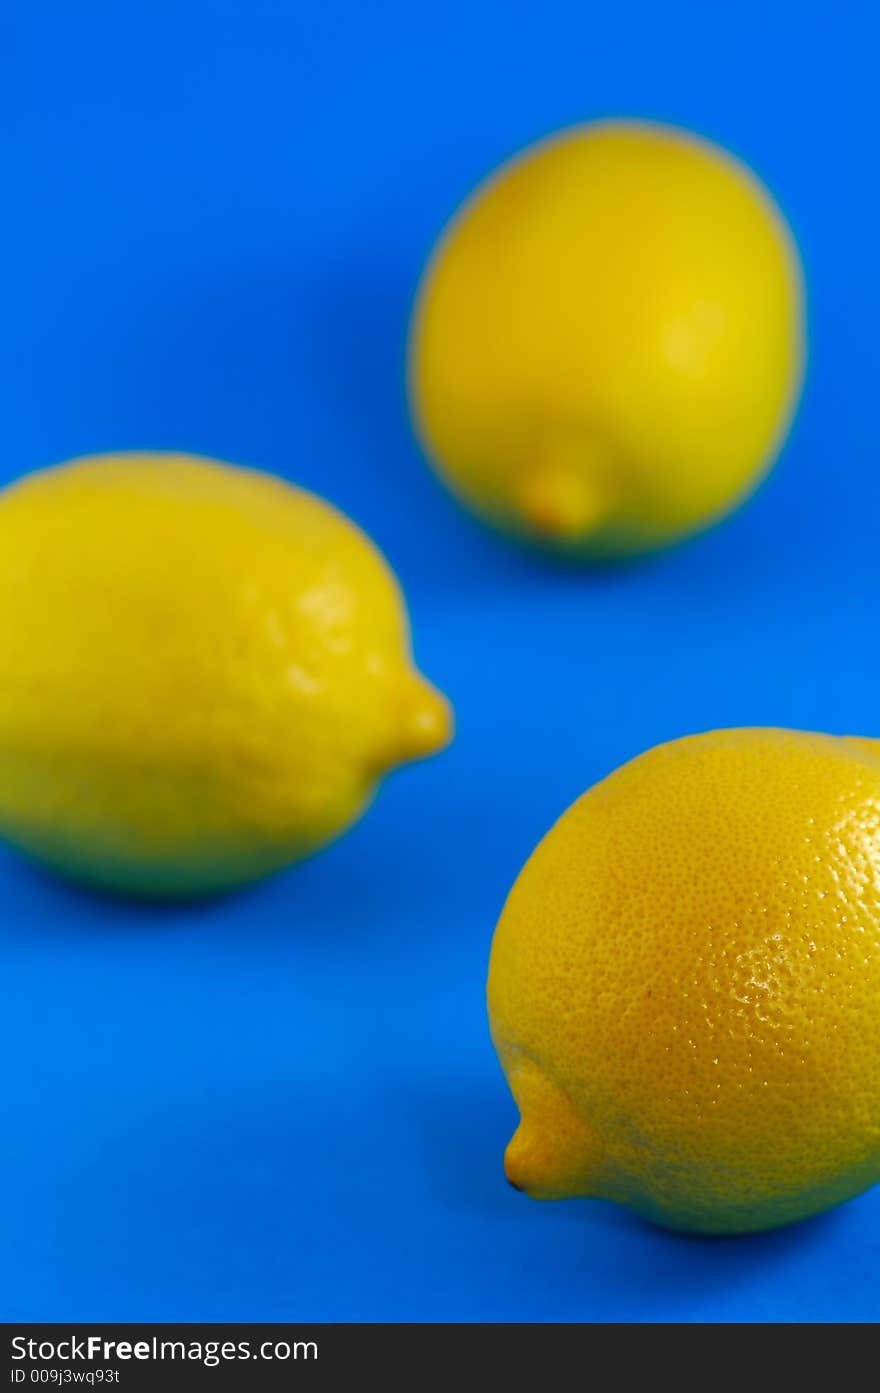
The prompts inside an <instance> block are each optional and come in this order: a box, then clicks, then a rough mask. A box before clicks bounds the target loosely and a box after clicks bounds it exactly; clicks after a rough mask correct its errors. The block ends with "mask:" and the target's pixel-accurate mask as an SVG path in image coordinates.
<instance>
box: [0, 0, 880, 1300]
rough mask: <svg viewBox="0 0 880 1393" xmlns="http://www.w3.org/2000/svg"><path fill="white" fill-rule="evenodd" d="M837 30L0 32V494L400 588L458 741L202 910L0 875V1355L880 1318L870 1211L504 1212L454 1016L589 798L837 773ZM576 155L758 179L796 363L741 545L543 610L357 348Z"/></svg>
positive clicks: (849, 197) (69, 28)
mask: <svg viewBox="0 0 880 1393" xmlns="http://www.w3.org/2000/svg"><path fill="white" fill-rule="evenodd" d="M872 8H873V7H872V6H871V5H869V3H868V0H864V3H863V4H853V3H849V4H847V3H839V4H837V5H836V6H835V7H834V9H833V11H827V12H822V7H819V6H816V7H810V6H803V5H799V4H798V5H795V4H791V5H787V4H784V3H777V4H771V5H768V4H767V3H766V0H760V3H757V0H740V2H739V3H737V4H733V3H721V4H718V5H707V4H705V0H699V2H698V3H697V2H695V3H683V0H666V3H664V4H663V5H657V4H654V3H647V0H623V3H621V4H619V5H607V4H602V5H599V4H592V3H584V2H583V0H540V3H539V2H538V0H528V3H525V2H524V0H476V3H474V0H443V3H442V4H441V5H437V6H433V5H422V4H414V3H413V2H412V0H385V3H381V2H380V0H375V3H371V4H362V3H359V2H358V0H276V3H270V0H235V3H232V0H225V3H219V2H218V0H210V2H209V0H199V2H197V0H126V3H125V4H124V5H121V4H115V3H111V0H106V3H104V4H98V3H94V0H80V2H79V3H78V4H77V5H75V6H74V5H69V4H66V3H61V2H60V0H54V3H51V2H46V3H39V0H36V2H33V0H12V3H11V4H10V3H8V4H7V5H6V6H5V7H4V11H3V16H2V19H0V152H2V173H3V191H4V204H5V206H4V214H3V219H2V230H0V240H2V251H3V257H2V266H3V294H2V304H3V315H2V329H0V355H2V356H0V392H2V422H3V437H4V441H3V444H4V448H3V452H2V465H0V471H2V474H3V475H4V476H8V477H12V476H14V475H16V474H18V473H20V472H23V471H25V470H28V469H32V468H35V467H38V466H41V465H44V464H47V463H49V462H54V461H56V460H59V459H63V458H65V457H68V456H71V455H76V454H80V453H84V452H88V451H92V450H103V449H111V448H126V447H149V446H156V447H162V446H164V447H174V448H183V449H190V450H196V451H202V452H205V453H207V454H212V455H217V456H220V457H224V458H228V459H234V460H239V461H242V462H250V463H255V464H260V465H263V466H266V467H268V468H271V469H275V470H278V471H280V472H283V473H285V474H288V475H290V476H291V477H292V478H295V479H297V480H298V481H300V482H302V483H304V484H306V485H308V486H310V487H313V488H315V489H317V490H319V491H321V492H323V493H326V494H327V495H328V496H329V497H331V498H333V499H334V500H335V501H336V502H337V503H339V504H341V505H342V506H343V507H344V508H346V509H348V510H349V511H350V512H351V513H352V514H353V515H354V516H355V517H356V518H358V519H359V521H360V522H361V523H363V524H364V525H365V526H366V527H367V528H368V529H369V530H370V531H371V532H372V533H373V535H374V536H375V537H376V538H377V540H378V541H379V542H380V543H381V544H382V545H383V547H384V548H385V550H386V551H387V554H388V556H389V557H390V559H391V560H392V562H393V563H394V565H395V566H396V567H397V568H398V570H399V573H400V575H401V577H402V579H403V581H404V584H405V585H406V588H407V591H408V594H409V597H410V601H411V607H412V612H413V622H414V627H415V634H416V646H417V654H418V657H419V659H420V661H421V663H422V665H423V667H424V668H425V670H426V672H427V673H429V674H430V676H431V677H433V678H434V680H435V681H437V682H438V683H439V684H440V685H442V686H443V687H444V688H445V689H446V690H447V691H448V692H449V693H450V695H451V696H452V698H453V700H454V701H455V704H456V706H457V710H458V721H459V735H458V739H457V743H456V744H455V746H454V748H453V749H452V750H451V751H450V752H449V753H448V754H447V755H445V756H444V757H442V758H440V759H438V760H436V761H435V762H434V763H431V764H428V765H422V766H418V767H414V768H412V769H410V770H408V771H406V772H405V773H402V774H400V775H399V776H397V777H395V778H394V779H392V780H391V781H390V782H389V784H388V785H387V787H386V789H385V790H384V792H383V794H382V796H381V797H380V799H379V802H378V804H377V805H376V807H375V808H374V809H373V811H372V812H371V813H370V814H369V816H368V817H367V818H366V819H365V820H364V821H363V822H362V823H361V824H360V826H359V827H358V828H357V829H356V830H355V831H354V832H352V833H351V834H350V835H349V836H348V837H346V838H345V839H344V840H343V841H341V842H340V843H338V844H337V845H336V846H335V847H333V848H332V849H331V850H329V851H328V852H326V853H325V854H323V855H321V856H319V857H317V858H315V859H314V860H313V861H311V862H309V863H308V864H306V865H304V866H302V867H300V868H299V869H297V870H295V871H293V872H292V873H290V874H288V875H286V876H284V877H281V878H279V879H278V880H276V881H273V882H272V883H270V884H267V885H265V886H263V887H261V888H259V889H257V890H256V891H255V892H253V893H250V894H247V895H242V896H239V897H237V898H234V899H229V900H226V901H224V902H222V903H218V904H212V905H211V906H209V907H204V908H198V909H190V910H186V911H184V910H172V911H168V912H164V913H163V912H159V911H156V910H148V909H138V908H126V907H124V906H122V905H118V904H113V903H109V902H99V901H96V900H93V899H90V898H89V897H88V896H86V895H79V894H76V893H72V892H70V891H68V890H65V889H63V888H61V887H60V886H58V885H56V884H54V883H53V882H52V881H50V880H49V879H47V878H42V877H41V876H39V875H38V874H36V873H34V872H33V871H31V870H29V869H26V868H25V867H23V866H22V865H20V864H19V863H18V862H17V861H15V860H14V858H12V857H11V856H8V857H6V856H0V951H2V959H0V961H2V963H3V970H2V975H0V981H2V987H0V1051H2V1057H3V1059H4V1061H5V1064H4V1071H3V1074H4V1085H3V1091H4V1109H3V1114H4V1123H3V1127H2V1132H0V1177H2V1186H0V1233H2V1235H3V1250H4V1258H3V1262H2V1272H0V1316H2V1317H5V1318H6V1319H13V1318H31V1319H51V1318H57V1319H65V1318H77V1319H85V1318H93V1319H94V1318H105V1319H134V1320H137V1319H150V1318H154V1319H188V1318H193V1319H195V1318H200V1319H209V1320H210V1319H218V1320H222V1319H257V1318H262V1319H283V1318H290V1319H296V1318H325V1319H374V1318H403V1319H412V1318H427V1319H435V1318H436V1319H444V1318H465V1319H480V1318H489V1319H542V1320H543V1319H565V1320H569V1319H597V1318H598V1319H635V1320H643V1319H644V1320H657V1319H660V1320H705V1319H720V1320H742V1319H773V1318H776V1319H783V1320H803V1319H809V1320H820V1319H833V1318H836V1319H841V1318H847V1319H855V1320H859V1319H868V1318H877V1317H878V1316H880V1298H878V1295H877V1284H876V1273H877V1264H878V1257H880V1192H878V1193H874V1194H871V1195H868V1196H865V1197H864V1198H862V1199H860V1200H858V1201H856V1202H854V1203H852V1204H851V1205H849V1206H847V1207H846V1208H844V1209H843V1210H840V1211H838V1212H837V1213H835V1214H833V1215H831V1216H829V1217H827V1218H825V1219H821V1220H818V1221H814V1222H812V1223H810V1224H807V1225H803V1226H801V1227H799V1228H795V1229H792V1230H790V1231H786V1232H782V1233H778V1234H775V1235H769V1236H765V1237H760V1238H754V1239H740V1240H734V1241H698V1240H693V1239H690V1240H687V1239H681V1238H676V1237H673V1236H670V1235H667V1234H664V1233H661V1232H658V1231H653V1230H651V1229H649V1228H647V1227H646V1226H644V1225H642V1224H641V1223H639V1222H638V1221H636V1220H634V1219H632V1218H630V1217H629V1216H627V1215H626V1214H625V1213H623V1212H621V1211H617V1210H614V1209H612V1208H610V1207H607V1206H602V1205H598V1204H593V1205H590V1204H587V1203H573V1202H572V1203H567V1204H560V1205H538V1204H534V1203H531V1202H529V1201H528V1200H526V1199H524V1198H523V1197H521V1196H518V1195H516V1194H514V1193H513V1192H512V1191H511V1190H510V1189H509V1188H508V1187H507V1186H506V1184H505V1183H504V1179H503V1175H502V1169H501V1157H502V1151H503V1147H504V1144H505V1141H506V1139H507V1136H508V1134H509V1133H510V1131H511V1128H512V1126H513V1123H514V1109H513V1106H512V1104H511V1102H510V1101H509V1098H508V1095H507V1092H506V1088H505V1085H504V1082H503V1079H502V1077H501V1074H500V1071H499V1069H498V1067H497V1064H496V1062H495V1059H494V1055H493V1053H492V1049H491V1046H490V1044H489V1041H488V1037H487V1030H486V1023H485V1014H484V1005H483V982H484V977H485V967H486V960H487V954H488V948H489V942H490V937H491V933H492V928H493V924H494V921H495V918H496V916H497V913H498V910H499V908H500V905H501V903H502V901H503V898H504V895H505V893H506V891H507V889H508V887H509V885H510V883H511V882H512V880H513V877H514V875H515V874H516V872H517V870H518V869H519V867H520V865H521V863H522V862H523V860H524V859H525V857H526V856H527V854H528V853H529V851H530V850H531V848H532V846H533V845H534V843H535V842H536V840H537V839H538V837H539V836H540V835H541V834H542V833H543V832H544V830H545V829H546V828H547V826H548V825H549V824H550V823H551V821H552V820H553V819H554V818H555V817H556V815H557V814H558V813H559V812H560V811H561V810H562V809H563V808H564V807H565V806H566V805H567V804H568V803H569V802H570V801H571V799H572V798H574V797H575V796H576V795H577V794H578V793H580V792H581V790H582V789H583V788H585V787H586V786H587V785H588V784H590V783H591V782H593V781H594V780H595V779H596V778H598V777H600V776H601V775H603V774H605V773H606V772H608V771H609V770H610V769H611V768H613V767H614V766H615V765H617V764H618V763H620V762H621V761H622V760H624V759H626V758H628V757H630V756H632V755H634V754H635V753H637V752H638V751H640V750H642V749H644V748H645V747H647V746H650V745H653V744H654V743H656V742H657V741H659V740H664V739H669V738H670V737H673V736H677V735H680V734H683V733H686V732H690V731H696V730H702V729H706V728H710V727H713V726H725V725H742V724H752V723H756V724H772V723H778V724H784V725H792V726H801V727H813V728H820V729H827V730H832V731H859V732H864V733H880V697H878V683H880V645H878V625H877V591H878V579H880V561H878V547H877V539H878V518H880V469H878V458H880V426H878V421H880V416H878V411H877V407H876V392H877V324H878V322H880V273H878V268H877V237H876V223H877V215H878V211H880V206H878V195H877V183H876V152H877V148H878V137H880V121H878V108H877V103H876V70H875V69H876V58H875V55H876V50H877V38H878V34H877V30H876V20H875V19H874V18H873V17H872V15H871V10H872ZM607 114H636V115H643V116H649V117H656V118H661V119H668V120H672V121H676V122H679V123H682V124H684V125H687V126H692V127H695V128H697V129H700V130H702V131H704V132H705V133H707V134H708V135H710V136H712V137H714V138H716V139H718V140H720V141H722V142H723V143H725V144H728V145H729V146H731V147H733V148H734V149H736V150H737V151H738V152H739V153H741V154H742V155H743V156H744V157H745V158H746V159H748V160H749V161H750V162H751V163H752V164H753V165H754V166H755V167H756V168H757V170H758V171H759V172H760V173H761V174H762V176H763V177H764V178H765V179H766V180H767V181H768V182H769V184H770V185H771V186H772V187H773V189H774V190H775V192H776V194H777V196H778V197H779V199H780V201H781V203H782V204H783V206H784V208H785V209H786V210H787V212H788V214H789V216H790V219H791V221H792V223H793V226H794V228H795V230H796V233H797V235H798V237H799V239H800V241H801V245H802V248H803V253H804V256H805V260H806V264H807V268H808V275H809V283H810V300H811V320H812V358H811V366H810V377H809V383H808V390H807V396H806V399H805V403H804V407H803V410H802V412H801V415H800V418H799V421H798V424H797V428H796V431H795V434H794V436H793V438H792V441H791V443H790V446H789V448H788V450H787V452H786V455H785V457H784V459H783V461H782V463H781V465H780V467H779V468H778V470H777V471H776V472H775V474H774V475H773V476H772V478H771V479H770V481H769V482H768V483H767V485H766V486H765V487H764V488H763V489H762V491H761V493H760V494H759V496H758V497H757V498H756V499H755V500H754V501H753V502H752V503H751V505H750V506H748V507H747V508H746V509H744V510H743V511H742V512H741V513H740V514H739V515H738V516H737V517H736V518H735V519H734V520H732V521H731V522H729V523H728V524H726V525H724V526H723V527H721V528H719V529H717V530H716V531H715V532H713V533H712V534H711V535H707V536H705V537H703V538H701V539H699V540H698V541H696V542H694V543H692V544H690V545H688V546H686V547H684V548H681V549H679V550H677V551H675V552H672V553H669V554H667V555H665V556H663V557H660V558H658V559H656V560H654V561H651V562H650V563H647V564H642V565H638V566H632V567H629V568H626V569H621V570H619V571H606V572H603V573H601V574H579V575H573V574H570V573H560V572H558V571H555V570H554V569H552V567H548V566H547V565H545V564H542V563H540V562H538V561H535V560H532V559H530V558H528V557H527V556H524V555H520V554H518V553H517V552H515V551H513V550H510V549H508V548H507V547H506V546H505V544H503V543H502V542H500V541H497V540H495V539H493V538H492V537H491V536H490V535H489V534H487V533H485V532H483V531H482V530H480V529H479V528H478V527H477V526H476V525H475V524H473V523H472V522H471V521H470V520H469V519H468V518H467V517H465V516H464V514H462V513H460V512H459V511H458V510H457V509H456V508H455V506H454V505H453V504H452V503H451V502H450V501H449V500H448V499H447V498H446V496H445V495H444V494H443V493H442V491H441V490H440V489H439V487H438V486H437V485H436V484H435V483H434V482H433V480H432V478H431V477H430V475H429V474H428V472H427V470H426V469H425V468H424V467H423V464H422V462H421V460H420V458H419V455H418V452H417V450H416V448H415V446H414V444H413V442H412V440H411V438H410V435H409V433H408V428H407V423H406V414H405V409H404V403H403V400H402V392H401V354H402V343H403V337H404V330H405V324H406V317H407V308H408V303H409V301H410V297H411V294H412V291H413V288H414V285H415V283H416V280H417V277H418V273H419V268H420V265H421V263H422V261H423V259H424V257H425V255H426V253H427V251H428V248H429V246H430V244H431V241H432V239H433V237H434V236H435V234H436V233H437V231H438V230H439V228H440V227H441V225H442V223H443V222H444V220H445V218H446V217H447V215H448V214H449V213H450V212H451V211H452V209H453V208H454V207H455V205H456V204H457V202H458V201H459V199H460V198H461V197H462V195H464V194H465V193H466V192H467V191H468V190H469V189H470V188H471V186H472V185H473V184H474V183H475V182H476V181H477V180H478V179H479V177H480V176H481V175H482V174H483V173H484V172H486V171H487V170H489V169H490V168H491V167H492V166H493V165H495V164H496V163H497V162H498V161H499V160H500V159H501V158H502V157H504V156H506V155H507V154H509V153H510V152H512V151H513V150H515V149H516V148H517V147H518V146H520V145H522V144H523V143H525V142H527V141H529V140H531V139H532V138H534V137H537V136H539V135H541V134H543V133H544V132H546V131H548V130H550V129H552V128H554V127H557V126H560V125H563V124H566V123H569V122H571V121H574V120H578V119H581V118H586V117H590V116H594V115H607ZM0 642H2V636H0Z"/></svg>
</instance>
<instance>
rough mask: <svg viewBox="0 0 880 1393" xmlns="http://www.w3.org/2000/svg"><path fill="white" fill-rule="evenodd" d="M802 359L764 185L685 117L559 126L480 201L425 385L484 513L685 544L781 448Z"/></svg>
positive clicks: (414, 375) (423, 419) (438, 299)
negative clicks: (680, 126) (668, 124)
mask: <svg viewBox="0 0 880 1393" xmlns="http://www.w3.org/2000/svg"><path fill="white" fill-rule="evenodd" d="M803 359H804V330H803V306H802V286H801V273H800V268H799V262H798V256H797V251H796V248H795V246H794V243H793V241H792V238H791V236H790V234H789V232H788V230H787V228H786V226H785V223H784V222H783V220H782V218H781V216H780V214H779V212H778V210H777V209H776V208H775V206H774V205H773V203H772V201H771V199H770V197H769V195H768V194H767V192H766V190H765V189H764V188H762V186H761V185H760V184H759V183H758V181H757V180H756V179H755V178H754V176H753V175H752V174H751V173H749V171H748V170H746V169H745V168H744V167H743V166H742V165H740V164H738V163H737V162H736V161H735V160H734V159H732V158H731V156H729V155H728V154H726V153H725V152H723V151H722V150H719V149H717V148H716V147H714V146H712V145H710V144H708V143H707V142H705V141H703V140H700V139H698V138H696V137H695V136H692V135H689V134H687V133H685V132H683V131H678V130H674V129H668V128H664V127H662V126H653V125H648V124H639V123H635V122H609V123H603V124H597V125H593V126H585V127H581V128H575V129H572V130H569V131H565V132H563V133H562V134H560V135H558V136H556V137H555V138H553V139H551V140H547V141H545V142H543V143H541V144H539V145H536V146H534V147H532V148H531V149H529V150H527V151H525V153H524V154H522V155H520V156H519V157H518V158H517V159H515V160H513V161H512V162H511V163H510V164H507V165H505V166H504V167H503V168H502V169H501V170H500V171H499V172H498V173H496V174H495V175H494V176H493V177H492V178H491V179H489V180H488V181H487V182H486V183H485V184H484V185H483V186H482V187H481V188H480V189H478V190H477V192H476V193H475V194H474V196H473V197H472V198H471V199H470V200H469V202H468V203H467V204H466V205H465V207H464V208H463V210H462V211H461V212H460V213H459V214H458V216H457V217H456V218H455V219H454V221H453V223H452V225H451V227H450V228H449V229H448V231H447V232H446V234H445V235H444V237H443V238H442V240H441V242H440V244H439V247H438V248H437V250H436V252H435V253H434V256H433V258H432V260H431V262H430V264H429V266H428V269H427V271H426V273H425V276H424V280H423V284H422V286H421V290H420V293H419V296H418V301H417V306H416V310H415V313H414V317H413V325H412V331H411V343H410V364H409V378H410V395H411V402H412V410H413V414H414V418H415V422H416V426H417V429H418V431H419V432H420V434H421V437H422V439H423V442H424V444H425V447H426V449H427V451H428V453H429V455H430V456H431V458H432V459H433V461H434V463H435V465H436V467H437V469H438V470H439V472H440V473H441V475H442V476H443V477H444V478H445V479H446V481H447V482H448V483H449V485H450V487H451V488H452V489H453V490H454V491H455V492H456V493H457V494H458V495H459V497H460V498H461V499H462V500H463V501H464V502H465V503H467V504H469V505H470V506H471V507H473V508H474V509H475V510H476V512H478V513H479V514H481V515H482V516H483V517H485V518H486V519H487V520H489V521H490V522H492V523H494V524H496V525H497V526H498V527H500V528H502V529H504V530H506V531H508V532H510V533H513V534H514V535H517V536H520V537H524V538H529V539H531V540H533V541H536V542H539V543H542V544H545V545H546V546H548V547H552V548H555V549H557V550H559V551H561V552H564V553H567V554H569V555H571V556H583V557H612V556H617V555H625V554H627V553H635V552H641V551H645V550H649V549H651V548H655V547H659V546H662V545H664V544H666V543H669V542H674V541H676V540H678V539H679V538H682V537H685V536H687V535H688V534H689V533H692V532H694V531H696V530H697V529H699V528H702V527H705V526H707V525H708V524H709V523H711V522H713V521H714V520H715V519H716V518H719V517H720V516H722V515H723V514H724V513H727V512H729V511H730V510H731V509H732V508H734V507H735V506H736V504H737V503H738V502H739V501H740V500H741V499H742V498H743V496H744V495H745V494H747V493H748V492H749V491H750V490H751V489H752V488H754V487H755V485H756V483H757V481H758V480H759V479H760V477H761V476H762V475H763V474H764V472H765V470H766V469H767V468H768V467H769V465H770V464H771V462H772V461H773V459H774V456H775V455H776V453H777V451H778V450H779V448H780V445H781V443H782V441H783V438H784V436H785V434H786V431H787V429H788V426H789V422H790V420H791V416H792V413H793V409H794V406H795V403H796V399H797V396H798V393H799V389H800V384H801V378H802V368H803Z"/></svg>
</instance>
